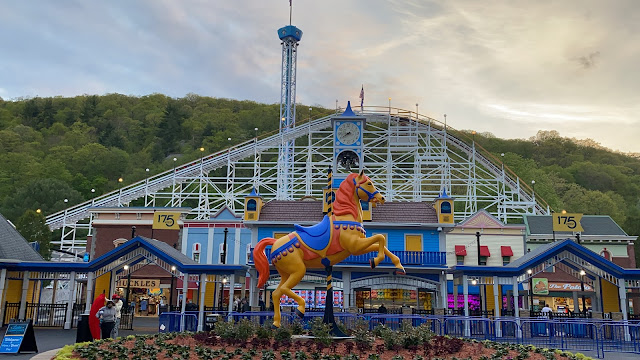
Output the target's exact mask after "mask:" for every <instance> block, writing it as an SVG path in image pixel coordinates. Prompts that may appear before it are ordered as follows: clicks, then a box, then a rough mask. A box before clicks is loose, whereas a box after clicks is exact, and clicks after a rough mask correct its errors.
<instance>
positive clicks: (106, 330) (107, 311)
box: [96, 299, 116, 339]
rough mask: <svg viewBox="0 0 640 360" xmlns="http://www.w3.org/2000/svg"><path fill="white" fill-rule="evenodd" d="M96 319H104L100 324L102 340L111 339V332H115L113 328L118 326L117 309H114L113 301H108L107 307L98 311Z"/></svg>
mask: <svg viewBox="0 0 640 360" xmlns="http://www.w3.org/2000/svg"><path fill="white" fill-rule="evenodd" d="M96 317H97V318H98V319H100V318H102V321H101V322H100V330H101V332H102V338H103V339H108V338H110V337H111V331H113V327H114V326H115V325H116V308H115V307H114V303H113V300H111V299H108V300H107V305H105V306H103V307H102V308H101V309H100V310H98V312H97V313H96Z"/></svg>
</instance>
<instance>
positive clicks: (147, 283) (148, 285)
mask: <svg viewBox="0 0 640 360" xmlns="http://www.w3.org/2000/svg"><path fill="white" fill-rule="evenodd" d="M116 286H117V287H119V288H126V287H127V278H123V279H120V280H118V285H116ZM129 287H132V288H143V289H158V288H160V280H158V279H131V283H130V284H129Z"/></svg>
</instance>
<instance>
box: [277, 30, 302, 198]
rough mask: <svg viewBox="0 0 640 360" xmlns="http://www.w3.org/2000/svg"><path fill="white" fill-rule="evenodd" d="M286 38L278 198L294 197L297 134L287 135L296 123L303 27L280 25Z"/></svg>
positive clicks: (281, 38)
mask: <svg viewBox="0 0 640 360" xmlns="http://www.w3.org/2000/svg"><path fill="white" fill-rule="evenodd" d="M278 36H279V37H280V40H282V76H281V84H280V139H281V142H280V151H279V156H278V190H277V194H276V198H277V199H280V200H292V199H293V191H292V190H293V178H294V174H293V155H294V145H295V144H294V142H295V140H294V139H293V138H289V137H288V136H287V133H288V132H291V130H292V129H293V127H294V126H295V123H296V68H297V59H298V56H297V54H298V42H299V41H300V39H301V38H302V30H300V29H298V28H297V27H295V26H293V25H291V24H289V25H287V26H285V27H283V28H280V29H278Z"/></svg>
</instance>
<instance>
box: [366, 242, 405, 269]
mask: <svg viewBox="0 0 640 360" xmlns="http://www.w3.org/2000/svg"><path fill="white" fill-rule="evenodd" d="M379 249H380V245H379V244H373V245H371V246H369V247H368V248H366V249H364V250H363V251H362V253H355V254H353V255H364V254H368V253H370V252H375V251H379ZM383 251H384V254H385V255H386V256H388V257H389V259H391V263H392V264H393V265H394V266H395V267H396V268H397V269H398V270H399V271H401V272H402V273H405V271H404V266H402V263H401V262H400V258H399V257H397V256H396V255H395V254H394V253H392V252H391V251H389V249H387V247H386V246H385V247H384V250H383Z"/></svg>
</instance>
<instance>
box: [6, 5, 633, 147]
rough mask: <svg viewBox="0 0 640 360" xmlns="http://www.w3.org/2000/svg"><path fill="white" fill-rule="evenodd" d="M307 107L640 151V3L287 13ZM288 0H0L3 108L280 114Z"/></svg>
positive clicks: (336, 8)
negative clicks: (84, 103) (126, 105)
mask: <svg viewBox="0 0 640 360" xmlns="http://www.w3.org/2000/svg"><path fill="white" fill-rule="evenodd" d="M293 1H294V4H293V5H294V8H293V24H294V25H296V26H298V27H299V28H300V29H302V31H303V32H304V35H303V38H302V41H301V42H300V47H299V55H298V56H299V57H298V79H297V80H298V90H297V93H298V97H297V100H298V102H300V103H304V104H311V105H315V104H319V105H322V106H325V107H329V108H333V107H335V101H336V100H339V102H340V104H341V105H342V106H344V104H346V101H347V100H352V101H354V102H358V95H359V93H360V86H361V85H364V88H365V97H366V101H365V104H366V105H382V106H385V105H386V104H387V103H388V98H389V97H391V98H392V100H391V101H392V106H394V107H401V108H406V109H411V110H413V109H415V104H416V103H418V104H419V110H420V112H421V113H423V114H425V115H429V116H431V117H433V118H436V119H442V118H443V114H447V120H448V122H449V123H450V124H451V125H452V126H453V127H455V128H458V129H474V130H477V131H478V132H485V131H488V132H491V133H493V134H495V135H496V136H499V137H508V138H528V137H530V136H532V135H534V134H535V133H536V132H537V131H538V130H541V129H543V130H551V129H555V130H558V131H559V132H560V133H561V135H563V136H569V137H577V138H592V139H594V140H596V141H598V142H600V143H602V144H603V145H605V146H607V147H610V148H612V149H617V150H621V151H633V152H640V141H639V139H640V120H639V117H638V116H637V114H638V113H640V1H637V0H628V1H624V0H613V1H605V0H601V1H589V0H574V1H569V0H567V1H551V0H548V1H544V0H542V1H528V0H522V1H477V0H468V1H462V0H461V1H446V2H445V1H435V0H434V1H428V0H405V1H401V0H357V1H339V0H323V1H317V0H293ZM288 5H289V3H288V1H286V0H268V1H265V0H242V1H222V0H189V1H185V0H183V1H173V0H138V1H131V0H126V1H119V0H118V1H113V0H112V1H102V2H96V1H80V0H77V1H73V0H60V1H44V0H34V1H17V0H15V1H3V2H0V33H1V34H3V36H2V40H0V97H2V98H4V99H13V98H17V97H23V96H55V95H63V96H74V95H78V94H84V93H88V94H105V93H113V92H118V93H123V94H131V95H145V94H150V93H164V94H168V95H170V96H175V97H180V96H184V95H185V94H187V93H197V94H200V95H205V96H213V97H226V98H235V99H250V100H255V101H259V102H265V103H276V102H278V101H279V96H280V90H279V77H280V60H281V58H280V57H281V53H280V41H279V39H278V36H277V34H276V31H277V29H278V28H279V27H281V26H283V25H287V24H288V22H289V9H288Z"/></svg>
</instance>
